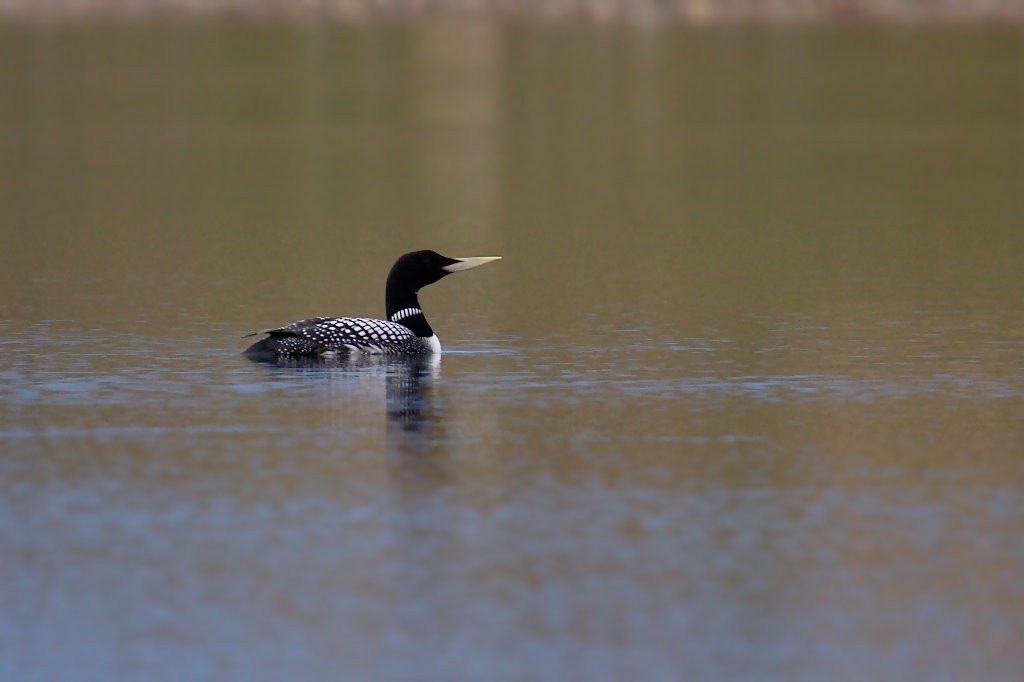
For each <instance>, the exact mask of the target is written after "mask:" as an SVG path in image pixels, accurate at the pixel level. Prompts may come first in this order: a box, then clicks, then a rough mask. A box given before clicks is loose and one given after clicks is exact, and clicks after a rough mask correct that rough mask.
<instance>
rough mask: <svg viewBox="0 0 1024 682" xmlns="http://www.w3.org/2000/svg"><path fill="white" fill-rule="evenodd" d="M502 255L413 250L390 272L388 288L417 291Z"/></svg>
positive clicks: (396, 263) (397, 261) (397, 262)
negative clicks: (451, 254) (454, 254)
mask: <svg viewBox="0 0 1024 682" xmlns="http://www.w3.org/2000/svg"><path fill="white" fill-rule="evenodd" d="M500 258H501V256H476V257H472V258H449V257H448V256H442V255H441V254H439V253H437V252H436V251H413V252H411V253H407V254H405V255H403V256H400V257H399V258H398V260H396V261H395V264H394V265H392V266H391V272H390V273H388V282H387V284H388V288H389V289H391V288H392V287H396V288H400V289H404V290H406V291H409V292H413V293H414V292H417V291H419V290H420V288H421V287H425V286H427V285H428V284H433V283H434V282H436V281H437V280H439V279H441V278H442V277H445V276H447V275H450V274H451V273H453V272H460V271H462V270H469V269H470V268H475V267H477V266H478V265H483V264H484V263H490V262H491V261H494V260H499V259H500Z"/></svg>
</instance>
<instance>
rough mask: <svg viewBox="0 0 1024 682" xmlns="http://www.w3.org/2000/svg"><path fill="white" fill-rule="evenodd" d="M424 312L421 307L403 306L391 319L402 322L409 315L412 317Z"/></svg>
mask: <svg viewBox="0 0 1024 682" xmlns="http://www.w3.org/2000/svg"><path fill="white" fill-rule="evenodd" d="M422 314H423V311H422V310H420V309H419V308H402V309H401V310H399V311H398V312H397V313H395V314H394V315H392V316H391V321H392V322H401V321H402V320H404V319H405V318H407V317H412V316H413V315H422Z"/></svg>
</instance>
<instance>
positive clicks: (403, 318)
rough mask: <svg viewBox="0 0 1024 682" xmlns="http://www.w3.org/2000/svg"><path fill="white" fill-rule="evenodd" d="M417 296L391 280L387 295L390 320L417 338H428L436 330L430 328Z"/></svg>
mask: <svg viewBox="0 0 1024 682" xmlns="http://www.w3.org/2000/svg"><path fill="white" fill-rule="evenodd" d="M416 294H417V292H415V291H409V290H408V289H404V290H403V288H401V287H398V286H395V285H394V283H393V282H391V280H390V278H389V280H388V285H387V291H386V294H385V307H386V308H387V314H388V320H389V321H390V322H397V323H398V324H400V325H403V326H405V327H408V328H409V330H410V331H412V333H413V334H415V335H416V336H419V337H422V338H428V337H431V336H433V335H434V330H433V329H431V328H430V323H429V322H427V318H426V316H425V315H424V314H423V310H422V309H421V308H420V301H419V298H418V297H417V295H416Z"/></svg>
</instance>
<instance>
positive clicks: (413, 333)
mask: <svg viewBox="0 0 1024 682" xmlns="http://www.w3.org/2000/svg"><path fill="white" fill-rule="evenodd" d="M500 258H501V256H478V257H473V258H448V257H447V256H442V255H441V254H439V253H437V252H435V251H413V252H411V253H407V254H405V255H403V256H400V257H399V258H398V260H396V261H395V264H394V265H393V266H391V272H389V273H388V279H387V284H386V285H385V305H386V307H387V318H388V319H387V320H377V319H372V318H367V317H312V318H310V319H308V320H298V321H297V322H292V323H291V324H286V325H285V326H283V327H278V328H277V329H268V330H266V331H263V332H255V333H254V334H249V336H255V335H256V334H268V335H269V336H267V338H265V339H261V340H259V341H257V342H256V343H254V344H252V345H251V346H249V347H248V348H247V349H246V350H245V351H243V353H242V354H243V355H246V356H248V357H249V358H250V359H253V360H273V359H277V358H291V357H331V356H334V355H342V354H347V353H372V354H382V355H423V354H428V353H440V352H441V342H440V341H438V339H437V335H436V334H434V330H433V329H431V328H430V323H428V322H427V318H426V317H425V316H424V315H423V310H422V309H421V308H420V302H419V299H418V298H417V296H416V294H417V293H418V292H419V290H420V289H421V288H422V287H425V286H427V285H428V284H433V283H434V282H436V281H438V280H439V279H441V278H442V277H445V276H447V275H449V274H451V273H453V272H461V271H462V270H469V269H470V268H475V267H477V266H478V265H483V264H484V263H490V262H491V261H495V260H498V259H500Z"/></svg>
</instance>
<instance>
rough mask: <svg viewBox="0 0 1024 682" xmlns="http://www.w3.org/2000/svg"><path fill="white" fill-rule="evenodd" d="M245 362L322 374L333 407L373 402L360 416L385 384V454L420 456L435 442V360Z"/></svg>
mask: <svg viewBox="0 0 1024 682" xmlns="http://www.w3.org/2000/svg"><path fill="white" fill-rule="evenodd" d="M249 359H250V361H251V362H253V363H255V364H261V365H265V366H268V367H274V368H281V369H291V370H296V371H297V372H300V373H313V374H316V375H320V376H323V374H322V373H326V374H327V376H328V377H329V382H328V386H329V391H330V394H331V398H330V399H329V400H330V402H331V403H333V404H335V405H337V404H338V399H339V398H341V397H342V396H345V398H346V399H357V400H360V401H365V400H366V399H367V398H371V400H370V402H369V403H367V402H364V403H363V405H362V409H363V411H364V412H365V411H366V408H367V405H372V402H374V399H373V398H374V397H375V396H374V397H371V396H370V395H367V393H370V394H376V393H377V390H379V387H380V382H381V379H383V384H384V394H385V400H384V403H385V405H384V407H385V410H384V411H385V415H386V418H387V450H388V452H389V453H390V454H395V453H402V454H406V455H408V454H410V453H416V452H422V451H424V450H426V449H429V447H430V444H431V443H432V442H433V443H436V442H437V440H438V437H439V433H438V432H439V429H440V426H441V424H440V422H441V419H440V415H439V409H438V407H437V406H436V405H435V404H434V400H433V397H434V396H433V391H434V383H435V380H436V379H437V378H438V377H439V376H440V371H441V356H440V355H439V354H436V353H431V354H422V355H405V356H389V355H372V354H362V353H360V354H353V355H348V356H341V357H326V358H325V357H322V356H319V357H279V358H276V359H272V360H266V359H255V358H251V357H250V358H249ZM381 375H383V376H381ZM378 395H379V394H378ZM342 404H344V401H343V402H342ZM346 412H347V410H346Z"/></svg>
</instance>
